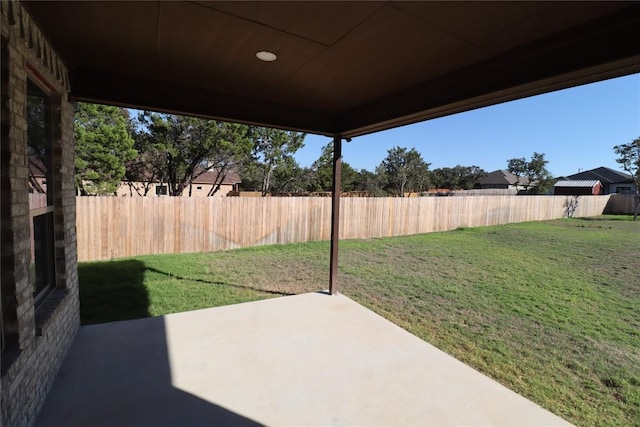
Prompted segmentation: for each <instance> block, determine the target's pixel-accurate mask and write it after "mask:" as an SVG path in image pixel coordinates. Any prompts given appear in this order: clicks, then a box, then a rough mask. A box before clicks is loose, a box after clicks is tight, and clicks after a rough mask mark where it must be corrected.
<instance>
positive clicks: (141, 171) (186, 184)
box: [128, 112, 252, 196]
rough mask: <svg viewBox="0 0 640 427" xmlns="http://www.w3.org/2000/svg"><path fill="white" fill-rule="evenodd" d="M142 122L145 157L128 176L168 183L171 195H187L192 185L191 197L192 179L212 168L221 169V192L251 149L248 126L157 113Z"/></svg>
mask: <svg viewBox="0 0 640 427" xmlns="http://www.w3.org/2000/svg"><path fill="white" fill-rule="evenodd" d="M138 120H139V129H138V132H137V134H136V146H137V147H138V149H139V150H140V156H139V157H138V159H137V160H136V161H135V162H133V163H132V164H131V165H130V168H129V174H128V178H129V179H130V180H132V181H139V182H157V181H160V182H165V183H167V185H168V190H169V195H171V196H181V195H182V194H183V193H184V191H185V190H187V189H189V195H190V190H191V186H190V184H191V182H192V181H193V180H194V179H195V178H197V177H198V176H200V175H202V174H203V173H205V172H207V171H215V172H217V182H216V183H214V191H213V193H215V192H216V191H217V190H218V189H219V188H220V184H222V181H223V180H224V178H225V177H226V176H227V174H228V173H229V172H230V171H232V170H234V169H237V168H238V167H239V166H240V165H241V164H243V162H246V161H247V160H248V158H249V156H250V153H251V147H252V145H251V140H250V138H249V133H248V130H249V128H248V127H247V126H245V125H240V124H235V123H227V122H220V121H216V120H204V119H199V118H195V117H185V116H178V115H173V114H160V113H152V112H145V113H144V114H141V115H140V116H139V118H138ZM146 191H148V188H147V189H146V190H145V192H146ZM213 193H212V194H213Z"/></svg>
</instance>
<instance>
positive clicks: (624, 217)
mask: <svg viewBox="0 0 640 427" xmlns="http://www.w3.org/2000/svg"><path fill="white" fill-rule="evenodd" d="M574 219H576V220H580V221H592V222H593V221H632V220H633V215H626V214H620V215H605V216H581V217H578V218H574Z"/></svg>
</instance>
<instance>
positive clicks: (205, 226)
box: [76, 196, 609, 261]
mask: <svg viewBox="0 0 640 427" xmlns="http://www.w3.org/2000/svg"><path fill="white" fill-rule="evenodd" d="M568 200H569V198H568V197H561V196H474V197H418V198H387V197H385V198H382V197H380V198H378V197H375V198H374V197H367V198H342V200H341V206H342V207H341V211H342V212H341V222H340V237H341V238H344V239H360V238H369V237H387V236H401V235H409V234H417V233H428V232H433V231H446V230H452V229H455V228H457V227H476V226H484V225H497V224H506V223H511V222H521V221H537V220H545V219H553V218H561V217H563V216H566V213H567V207H566V203H567V201H568ZM608 200H609V196H580V197H579V199H578V205H577V208H576V210H575V213H574V216H576V217H578V216H594V215H600V214H602V213H603V211H604V208H605V206H606V205H607V202H608ZM76 215H77V235H78V260H79V261H91V260H104V259H110V258H118V257H126V256H134V255H143V254H165V253H188V252H210V251H217V250H223V249H232V248H241V247H248V246H256V245H267V244H273V243H295V242H308V241H314V240H329V237H330V230H331V199H330V198H326V197H267V198H264V197H260V198H254V197H246V198H243V197H226V198H214V197H209V198H196V197H192V198H187V197H138V198H136V197H132V198H129V197H78V198H76Z"/></svg>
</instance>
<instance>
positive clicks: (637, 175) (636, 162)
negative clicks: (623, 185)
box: [613, 138, 640, 221]
mask: <svg viewBox="0 0 640 427" xmlns="http://www.w3.org/2000/svg"><path fill="white" fill-rule="evenodd" d="M613 151H614V152H615V153H616V154H617V155H618V158H616V162H618V163H619V164H620V165H622V169H624V170H625V171H626V172H628V173H630V174H631V176H632V177H633V183H634V184H635V186H636V194H635V201H636V203H635V209H634V211H633V220H634V221H635V220H637V219H638V210H639V209H640V138H636V139H634V140H633V141H631V142H629V143H627V144H622V145H616V146H615V147H613Z"/></svg>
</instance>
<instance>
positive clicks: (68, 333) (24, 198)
mask: <svg viewBox="0 0 640 427" xmlns="http://www.w3.org/2000/svg"><path fill="white" fill-rule="evenodd" d="M0 8H1V9H0V10H1V19H2V20H1V26H0V27H1V28H2V32H1V35H2V67H3V70H2V153H1V159H2V160H1V161H2V169H1V171H2V172H1V189H2V208H1V209H2V223H1V228H2V239H1V243H0V245H1V249H2V256H1V257H2V294H1V302H2V332H3V335H4V337H5V340H4V343H3V348H2V354H1V355H0V357H1V361H2V375H1V378H0V408H1V409H0V425H2V426H5V427H9V426H28V425H32V424H33V423H34V422H35V419H36V416H37V414H38V411H39V410H40V408H41V407H42V405H43V403H44V400H45V397H46V394H47V392H48V391H49V389H50V387H51V385H52V383H53V380H54V378H55V375H56V374H57V372H58V370H59V368H60V365H61V363H62V360H63V359H64V357H65V355H66V352H67V350H68V348H69V347H70V345H71V343H72V341H73V339H74V337H75V335H76V333H77V331H78V328H79V324H80V320H79V300H78V273H77V249H76V228H75V221H76V218H75V189H74V163H73V156H74V136H73V114H74V107H73V105H72V104H70V103H69V102H68V101H67V99H68V94H69V90H68V89H69V88H68V78H67V71H66V68H65V67H64V65H63V64H62V62H61V61H60V60H59V58H58V57H57V56H56V54H55V52H54V51H53V50H52V47H51V46H49V44H48V43H47V41H46V39H45V38H44V36H43V35H42V33H41V32H40V30H39V29H38V28H37V26H36V25H35V24H34V22H33V21H32V20H31V18H30V17H29V15H28V14H27V13H26V11H25V9H24V7H23V6H22V5H21V4H20V3H18V2H15V1H2V2H1V3H0ZM29 76H31V77H32V78H34V79H37V80H38V81H39V82H40V83H42V84H44V85H45V86H47V88H48V89H49V90H50V92H51V94H50V95H51V102H52V118H53V120H52V122H53V128H52V137H53V151H52V154H51V155H52V159H53V165H54V166H53V167H54V179H53V182H48V183H47V184H48V186H52V187H53V191H54V200H53V217H54V247H55V248H54V260H55V261H54V263H55V268H56V271H55V274H56V275H55V283H54V288H53V291H52V292H51V294H50V295H49V297H48V298H47V299H46V301H45V302H44V303H43V304H42V305H40V306H39V307H38V309H37V310H36V309H35V308H34V298H33V288H32V284H31V283H30V280H29V270H30V263H31V243H30V242H31V239H30V222H31V219H30V215H29V213H30V212H29V181H28V176H29V175H28V174H29V171H28V167H27V164H28V159H27V119H26V102H27V79H28V77H29Z"/></svg>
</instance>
